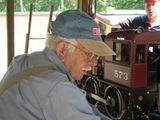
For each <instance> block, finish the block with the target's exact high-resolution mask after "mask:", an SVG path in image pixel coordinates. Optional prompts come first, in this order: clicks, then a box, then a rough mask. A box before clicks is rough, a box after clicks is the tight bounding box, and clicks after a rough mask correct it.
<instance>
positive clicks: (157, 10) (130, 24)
mask: <svg viewBox="0 0 160 120" xmlns="http://www.w3.org/2000/svg"><path fill="white" fill-rule="evenodd" d="M144 8H145V11H146V15H140V16H136V17H133V18H128V19H126V20H122V21H118V20H117V19H116V20H115V19H114V20H110V19H108V18H107V17H105V16H103V15H100V14H97V15H96V19H100V20H102V21H103V22H105V23H106V24H109V25H111V26H117V25H119V26H120V27H121V28H122V29H137V28H138V27H140V26H141V27H143V28H144V29H145V30H152V29H153V30H160V0H144Z"/></svg>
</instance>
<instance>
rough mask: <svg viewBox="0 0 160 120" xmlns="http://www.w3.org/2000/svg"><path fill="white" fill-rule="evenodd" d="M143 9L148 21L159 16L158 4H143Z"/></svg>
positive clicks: (159, 3) (159, 7)
mask: <svg viewBox="0 0 160 120" xmlns="http://www.w3.org/2000/svg"><path fill="white" fill-rule="evenodd" d="M144 8H145V10H146V13H147V15H148V18H149V19H154V20H155V19H156V17H157V16H158V15H159V14H160V2H158V1H157V2H145V3H144Z"/></svg>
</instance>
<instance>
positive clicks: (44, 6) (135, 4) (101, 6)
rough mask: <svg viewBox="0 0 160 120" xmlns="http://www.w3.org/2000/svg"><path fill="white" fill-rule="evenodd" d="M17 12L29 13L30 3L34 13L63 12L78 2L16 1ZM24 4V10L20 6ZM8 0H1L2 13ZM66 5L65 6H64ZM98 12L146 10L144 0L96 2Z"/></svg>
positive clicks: (0, 9)
mask: <svg viewBox="0 0 160 120" xmlns="http://www.w3.org/2000/svg"><path fill="white" fill-rule="evenodd" d="M14 1H15V2H14V4H15V7H14V8H15V12H19V11H23V12H26V11H29V8H30V3H33V4H34V11H48V10H49V5H51V4H52V5H53V6H54V11H63V10H68V9H76V8H77V5H76V3H77V0H14ZM20 1H22V3H23V9H22V6H21V5H20ZM6 2H7V0H0V12H5V11H6ZM62 2H63V3H64V6H63V4H62ZM96 6H97V7H96V11H97V12H106V11H107V9H109V8H113V9H129V10H130V9H144V8H143V0H96Z"/></svg>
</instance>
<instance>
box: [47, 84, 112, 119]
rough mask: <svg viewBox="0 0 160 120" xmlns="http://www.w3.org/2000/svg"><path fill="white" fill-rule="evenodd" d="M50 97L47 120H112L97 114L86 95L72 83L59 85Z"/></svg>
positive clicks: (50, 93) (51, 92)
mask: <svg viewBox="0 0 160 120" xmlns="http://www.w3.org/2000/svg"><path fill="white" fill-rule="evenodd" d="M48 95H49V96H48V99H47V101H46V104H45V107H44V115H45V117H46V120H53V119H54V120H110V119H109V118H107V117H106V118H104V117H102V116H100V114H98V113H95V110H93V109H92V107H91V106H90V105H89V103H88V102H87V100H86V97H85V95H84V94H83V93H82V92H81V91H80V90H79V88H77V86H76V85H74V84H73V83H71V82H64V81H63V82H60V83H58V84H57V85H56V86H55V87H54V88H53V89H52V90H51V91H50V92H49V94H48Z"/></svg>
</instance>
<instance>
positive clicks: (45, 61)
mask: <svg viewBox="0 0 160 120" xmlns="http://www.w3.org/2000/svg"><path fill="white" fill-rule="evenodd" d="M51 31H52V34H48V35H47V41H46V48H45V49H44V50H43V51H42V52H35V53H32V54H24V55H20V56H17V57H15V58H14V59H13V61H12V63H11V65H10V66H9V68H8V71H7V73H6V74H5V76H4V78H3V79H2V83H1V89H0V120H110V119H109V118H108V117H106V116H104V115H103V114H101V113H100V112H99V111H98V110H97V109H96V108H95V107H93V106H91V105H90V104H89V103H88V102H87V100H86V97H85V95H84V94H83V93H82V92H81V91H80V90H79V88H78V87H77V86H76V85H75V80H81V78H82V76H83V75H84V74H85V73H86V72H87V71H88V70H90V67H92V66H95V65H96V64H97V58H98V56H108V55H113V54H114V52H113V51H112V50H111V49H110V48H109V47H108V46H107V45H106V44H105V43H104V42H102V40H101V36H100V30H99V27H98V25H97V24H96V23H95V22H94V20H93V19H92V18H91V17H90V16H88V15H87V14H85V13H83V12H82V13H81V12H79V11H77V10H70V11H66V12H62V13H61V14H60V15H59V16H58V17H57V19H56V20H55V21H54V22H52V23H51ZM47 67H48V69H44V70H42V71H41V70H39V69H40V68H47ZM38 68H39V69H38ZM37 69H38V72H37ZM10 81H11V82H10ZM12 81H13V82H12Z"/></svg>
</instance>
